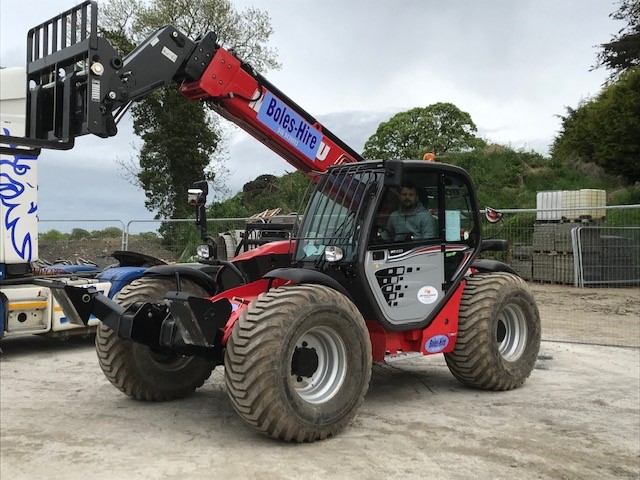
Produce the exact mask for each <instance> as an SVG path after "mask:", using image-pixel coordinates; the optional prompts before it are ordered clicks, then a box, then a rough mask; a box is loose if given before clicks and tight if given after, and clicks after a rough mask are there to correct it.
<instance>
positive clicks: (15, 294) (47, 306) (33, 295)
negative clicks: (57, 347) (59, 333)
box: [2, 285, 53, 336]
mask: <svg viewBox="0 0 640 480" xmlns="http://www.w3.org/2000/svg"><path fill="white" fill-rule="evenodd" d="M2 294H3V295H4V296H5V297H6V304H5V308H6V309H7V315H6V322H7V323H6V325H5V335H7V336H10V335H24V334H30V333H46V332H48V331H49V330H51V322H50V318H51V312H52V303H51V302H52V297H53V296H52V295H51V292H50V291H49V289H48V288H44V287H39V286H37V285H7V286H4V287H2Z"/></svg>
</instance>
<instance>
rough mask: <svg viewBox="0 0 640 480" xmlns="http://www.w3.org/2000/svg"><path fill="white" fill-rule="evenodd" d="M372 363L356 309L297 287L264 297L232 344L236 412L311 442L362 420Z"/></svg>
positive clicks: (275, 433)
mask: <svg viewBox="0 0 640 480" xmlns="http://www.w3.org/2000/svg"><path fill="white" fill-rule="evenodd" d="M314 358H315V360H314ZM371 361H372V360H371V342H370V340H369V333H368V330H367V327H366V324H365V322H364V319H363V318H362V315H360V312H359V311H358V309H357V308H356V307H355V306H354V305H353V303H351V301H349V300H348V299H347V298H346V297H345V296H344V295H342V294H341V293H339V292H337V291H335V290H333V289H331V288H328V287H325V286H321V285H296V286H289V287H282V288H277V289H273V290H270V291H269V292H267V293H263V294H261V295H260V296H259V297H258V299H257V300H256V301H254V302H253V303H252V304H250V305H249V307H248V309H247V311H246V312H244V314H243V315H241V316H240V318H239V319H238V321H237V322H236V324H235V325H234V327H233V330H232V334H231V336H230V338H229V341H228V342H227V350H226V355H225V378H226V383H227V390H228V393H229V398H230V399H231V403H232V405H233V407H234V408H235V410H236V411H237V412H238V413H239V414H240V416H241V417H242V418H243V419H244V420H245V422H247V423H248V424H249V425H251V426H252V427H253V428H255V429H256V430H258V431H259V432H261V433H264V434H266V435H269V436H271V437H273V438H278V439H282V440H286V441H297V442H311V441H315V440H321V439H324V438H326V437H328V436H330V435H334V434H335V433H337V432H338V431H339V430H340V429H342V428H343V427H345V426H346V425H347V424H348V423H349V422H350V421H351V419H352V418H353V417H354V416H355V414H356V411H357V410H358V408H359V407H360V405H361V404H362V402H363V401H364V396H365V395H366V393H367V390H368V388H369V381H370V379H371ZM316 362H317V363H316Z"/></svg>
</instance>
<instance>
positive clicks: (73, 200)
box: [0, 0, 623, 223]
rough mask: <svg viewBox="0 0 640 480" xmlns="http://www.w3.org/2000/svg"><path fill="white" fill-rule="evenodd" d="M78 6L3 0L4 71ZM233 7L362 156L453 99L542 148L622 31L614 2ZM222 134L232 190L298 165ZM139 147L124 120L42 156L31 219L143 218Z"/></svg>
mask: <svg viewBox="0 0 640 480" xmlns="http://www.w3.org/2000/svg"><path fill="white" fill-rule="evenodd" d="M77 3H80V2H77V1H74V0H24V1H20V2H19V1H16V0H0V65H1V66H4V67H13V66H24V61H25V60H24V58H25V55H26V53H25V48H26V47H25V45H26V34H27V31H28V29H29V28H31V27H33V26H34V25H36V24H39V23H41V22H44V21H46V20H48V19H49V18H51V17H53V16H55V15H57V14H58V13H60V12H62V11H64V10H67V9H68V8H71V7H72V6H74V5H75V4H77ZM233 3H234V5H235V6H236V8H237V9H238V10H240V11H242V10H243V9H245V8H247V7H250V6H255V7H257V8H260V9H262V10H265V11H267V12H268V13H269V16H270V18H271V23H272V25H273V28H274V34H273V35H272V37H271V40H270V43H269V44H270V46H271V47H273V48H276V49H277V51H278V60H279V62H280V63H281V65H282V68H281V69H279V70H276V71H270V72H264V73H265V76H266V77H267V78H268V79H269V81H271V83H273V84H274V85H276V86H277V87H278V88H279V89H280V90H282V91H283V92H284V93H285V94H287V95H288V96H289V97H290V98H292V99H293V100H294V101H296V102H297V103H298V104H299V105H300V106H302V107H303V108H304V109H306V110H307V111H308V112H309V113H310V114H312V115H313V116H315V117H317V118H318V120H320V122H322V123H323V124H324V125H325V127H327V128H329V129H330V130H331V131H332V132H333V133H334V134H336V135H337V136H338V137H340V138H341V139H342V140H344V141H345V142H346V143H347V144H349V145H350V146H351V147H352V148H354V149H355V150H356V151H359V152H360V151H362V148H363V146H364V143H365V142H366V140H367V139H368V138H369V136H371V135H372V134H373V133H374V132H375V130H376V128H377V127H378V125H379V124H380V123H381V122H384V121H386V120H388V119H389V118H391V117H392V116H393V115H394V114H396V113H398V112H401V111H405V110H408V109H411V108H414V107H425V106H427V105H430V104H433V103H437V102H450V103H453V104H455V105H456V106H457V107H458V108H460V109H461V110H463V111H466V112H468V113H469V114H470V115H471V118H472V119H473V121H474V122H475V124H476V125H477V127H478V133H479V135H481V136H482V137H483V138H485V139H486V140H487V141H489V142H492V143H500V144H503V145H509V146H511V147H513V148H516V149H524V150H534V151H537V152H540V153H542V154H547V153H548V151H549V145H550V144H551V142H552V141H553V138H554V137H555V136H556V134H557V132H558V130H559V127H560V120H559V118H558V115H562V114H564V113H565V111H566V107H567V106H572V107H575V106H577V104H578V102H580V100H583V99H586V98H589V97H590V96H593V95H596V94H597V93H598V92H599V91H600V89H601V87H602V85H603V83H604V81H605V80H606V78H607V76H608V73H607V72H606V71H605V70H602V69H599V70H595V71H591V67H592V66H593V65H594V63H595V59H596V54H597V52H598V49H597V46H598V45H599V44H602V43H604V42H607V41H608V40H609V39H610V38H611V36H612V34H614V33H616V32H617V31H618V30H619V29H620V28H621V27H622V26H623V25H622V24H621V23H620V22H616V21H614V20H612V19H611V18H609V14H610V13H611V12H613V11H615V10H616V9H617V2H614V1H610V0H535V1H533V0H527V1H525V0H519V1H518V0H484V1H481V2H479V1H477V0H457V1H443V0H367V1H364V0H360V1H355V0H323V1H322V2H319V1H317V0H253V1H251V0H237V1H235V2H233ZM221 121H222V122H224V123H225V124H228V122H227V121H226V120H221ZM225 130H226V131H227V139H226V143H227V150H228V155H227V157H228V158H227V161H226V166H227V168H228V169H229V170H230V174H229V176H228V178H227V180H226V184H227V186H228V188H229V189H230V191H231V193H236V192H237V191H239V190H240V189H242V186H243V185H244V184H245V183H246V182H248V181H250V180H253V179H254V178H255V177H256V176H258V175H260V174H264V173H270V174H273V175H281V174H283V173H285V172H291V171H293V170H294V169H293V167H292V166H290V165H289V164H288V163H286V162H285V161H284V160H282V159H281V158H280V157H278V156H277V155H276V154H274V153H272V152H271V151H270V150H268V149H267V148H266V147H264V146H263V145H261V144H260V143H259V142H257V141H256V140H254V139H253V138H252V137H250V136H249V135H248V134H246V133H245V132H243V131H242V130H240V129H239V128H237V127H235V126H231V125H230V124H229V127H228V128H226V129H225ZM139 145H140V141H139V140H138V139H137V138H136V137H135V135H134V134H133V132H132V129H131V119H130V118H127V117H125V119H123V121H122V122H121V123H120V125H119V134H118V135H117V136H116V137H113V138H110V139H99V138H97V137H89V136H85V137H82V138H79V139H77V141H76V146H75V148H74V149H73V150H70V151H66V152H59V151H44V150H43V152H42V154H41V155H40V158H39V162H38V163H39V167H38V168H39V200H38V212H39V218H40V219H41V220H58V219H63V220H75V219H119V220H122V221H123V222H125V223H126V222H128V221H129V220H138V219H150V218H152V217H153V212H149V211H147V210H146V208H145V207H144V200H145V197H144V193H143V192H142V190H140V189H139V188H137V187H135V186H134V185H132V184H131V183H129V182H128V181H126V180H125V177H126V172H125V171H124V170H123V169H122V167H121V166H120V164H121V163H122V162H126V161H128V160H129V159H130V158H132V156H133V155H135V149H136V148H137V147H138V146H139ZM194 180H196V179H194Z"/></svg>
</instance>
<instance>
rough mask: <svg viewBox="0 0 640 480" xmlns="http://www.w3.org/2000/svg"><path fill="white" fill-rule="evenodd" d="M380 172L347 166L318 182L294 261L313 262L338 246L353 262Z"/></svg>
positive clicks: (303, 224) (330, 173)
mask: <svg viewBox="0 0 640 480" xmlns="http://www.w3.org/2000/svg"><path fill="white" fill-rule="evenodd" d="M382 176H383V172H382V171H381V170H377V171H376V170H372V169H371V167H368V168H367V169H365V168H364V167H363V166H359V165H356V166H350V167H344V168H340V169H333V170H331V171H329V172H328V173H326V174H325V175H324V177H323V178H322V180H321V181H320V182H319V183H318V187H317V188H316V191H315V192H314V194H313V196H312V197H311V201H310V203H309V207H308V209H307V212H306V213H305V217H304V221H303V223H302V227H301V229H300V232H299V235H298V242H297V247H296V254H295V259H296V260H298V261H315V260H318V259H319V258H322V255H323V253H324V249H325V247H326V246H328V245H332V246H336V247H340V248H341V249H342V250H343V252H344V261H353V260H354V259H355V255H356V252H357V243H358V240H359V236H360V231H359V230H360V228H359V227H360V226H361V224H362V212H363V211H364V207H365V205H366V203H367V202H368V201H369V200H370V197H371V195H372V194H373V193H375V191H376V188H377V186H378V182H379V181H381V180H382Z"/></svg>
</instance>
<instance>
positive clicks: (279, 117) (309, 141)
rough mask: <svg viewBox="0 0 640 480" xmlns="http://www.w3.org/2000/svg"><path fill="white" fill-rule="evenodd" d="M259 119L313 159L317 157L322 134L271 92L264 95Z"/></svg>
mask: <svg viewBox="0 0 640 480" xmlns="http://www.w3.org/2000/svg"><path fill="white" fill-rule="evenodd" d="M258 120H260V121H261V122H262V123H263V124H265V125H266V126H267V127H269V128H270V129H271V130H273V131H274V132H275V133H277V134H278V135H280V136H281V137H282V138H284V139H285V140H286V141H287V142H289V143H290V144H291V145H293V146H294V147H295V148H296V149H297V150H298V151H300V152H301V153H303V154H304V155H306V156H307V157H309V158H310V159H311V160H314V159H315V158H316V155H317V154H318V150H319V148H320V142H322V134H321V133H320V132H318V131H317V130H316V129H315V128H313V127H312V126H311V124H310V123H309V122H307V121H306V120H304V119H303V118H302V117H301V116H300V115H298V114H297V113H296V112H294V111H293V110H291V108H289V107H288V106H287V105H286V104H285V103H284V102H282V100H280V99H279V98H277V97H275V96H273V94H272V93H271V92H267V93H266V95H265V96H264V100H263V101H262V105H261V106H260V111H259V112H258Z"/></svg>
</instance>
